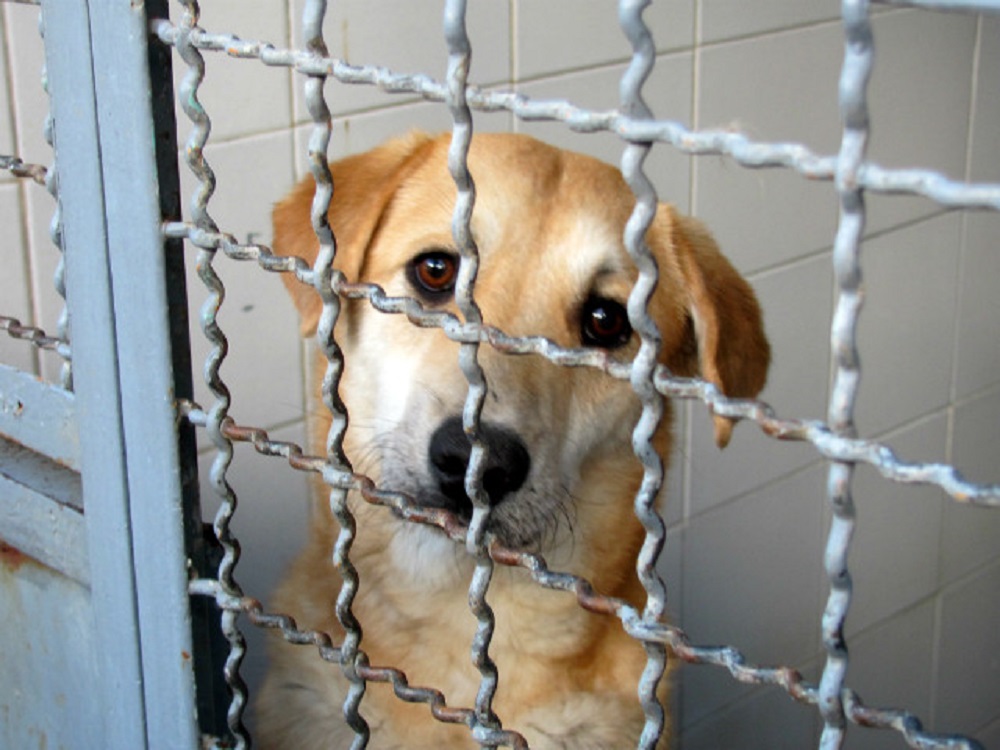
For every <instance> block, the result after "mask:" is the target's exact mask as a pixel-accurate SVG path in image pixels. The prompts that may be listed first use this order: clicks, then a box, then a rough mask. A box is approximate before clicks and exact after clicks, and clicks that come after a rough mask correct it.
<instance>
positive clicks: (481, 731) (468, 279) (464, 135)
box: [444, 0, 501, 747]
mask: <svg viewBox="0 0 1000 750" xmlns="http://www.w3.org/2000/svg"><path fill="white" fill-rule="evenodd" d="M466 6H467V3H466V0H449V1H448V2H446V3H445V9H444V36H445V41H446V43H447V47H448V71H447V80H446V84H445V85H446V89H447V103H448V109H449V110H450V112H451V117H452V137H451V143H450V145H449V148H448V169H449V171H450V173H451V176H452V179H453V180H454V182H455V187H456V189H457V195H456V199H455V210H454V214H453V216H452V236H453V237H454V239H455V244H456V245H457V247H458V252H459V256H460V258H461V263H460V266H459V275H458V281H457V285H456V292H455V300H456V303H457V305H458V308H459V311H460V312H461V314H462V317H463V318H464V322H465V325H466V326H468V327H472V328H477V329H478V328H481V327H482V322H483V320H482V314H481V312H480V310H479V306H478V305H477V304H476V301H475V299H474V298H473V292H474V286H475V280H476V276H477V275H478V272H479V252H478V249H477V248H476V243H475V240H474V239H473V236H472V227H471V222H472V211H473V207H474V206H475V202H476V186H475V182H474V181H473V179H472V175H471V174H470V173H469V167H468V154H469V147H470V145H471V142H472V130H473V123H472V113H471V111H470V109H469V106H468V104H467V102H466V84H467V81H468V77H469V69H470V66H471V62H472V45H471V42H470V41H469V36H468V33H467V30H466ZM470 338H471V337H470ZM478 339H479V337H478V336H476V337H475V340H470V341H467V342H465V343H462V344H461V345H460V349H459V365H460V366H461V369H462V373H463V375H465V378H466V380H467V382H468V384H469V390H468V394H467V396H466V400H465V408H464V409H463V413H462V426H463V428H464V430H465V434H466V436H467V437H468V439H469V442H470V444H471V453H470V456H469V465H468V467H467V469H466V474H465V491H466V494H467V495H468V496H469V499H470V500H471V501H472V518H471V520H470V521H469V529H468V533H467V536H466V545H467V548H468V551H469V554H470V555H472V556H474V557H475V560H476V567H475V570H474V572H473V575H472V581H471V582H470V585H469V607H470V609H471V611H472V613H473V615H475V617H476V620H477V623H478V625H477V627H476V634H475V636H474V638H473V642H472V661H473V664H474V665H475V667H476V668H477V669H478V670H479V674H480V683H479V691H478V692H477V694H476V707H475V726H473V736H474V737H475V738H476V740H477V741H478V742H479V743H480V744H481V745H482V746H484V747H495V746H496V744H497V742H496V741H495V740H496V739H497V736H496V734H495V733H497V732H499V730H500V728H501V727H500V720H499V719H498V717H497V716H496V714H495V713H494V712H493V699H494V697H495V695H496V690H497V684H498V681H499V673H498V671H497V668H496V664H495V663H494V662H493V659H492V658H491V657H490V653H489V648H490V642H491V641H492V639H493V633H494V627H495V624H496V620H495V617H494V614H493V609H492V608H491V607H490V605H489V603H488V602H487V600H486V596H487V592H488V590H489V586H490V581H491V580H492V577H493V561H492V559H491V558H490V556H489V553H488V551H487V548H486V541H485V537H486V527H487V523H488V521H489V514H490V504H489V500H488V499H487V497H486V493H485V492H484V491H483V487H482V478H483V472H484V471H485V466H486V446H485V445H484V444H483V443H482V441H481V439H480V435H479V432H480V426H479V424H480V423H479V420H480V416H481V414H482V410H483V404H484V402H485V400H486V392H487V384H486V377H485V375H484V373H483V369H482V366H481V365H480V364H479V361H478V356H479V342H478Z"/></svg>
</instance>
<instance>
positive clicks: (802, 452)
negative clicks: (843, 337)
mask: <svg viewBox="0 0 1000 750" xmlns="http://www.w3.org/2000/svg"><path fill="white" fill-rule="evenodd" d="M831 274H832V272H831V270H830V260H829V258H828V257H827V256H820V257H817V258H812V259H810V260H807V261H804V262H801V263H797V264H794V265H791V266H788V267H787V268H782V269H779V270H777V271H774V272H771V273H767V274H762V275H761V276H758V277H756V278H755V279H754V280H753V282H752V283H753V287H754V290H755V292H756V294H757V298H758V299H759V300H760V302H761V305H762V307H763V310H764V329H765V331H766V332H767V336H768V340H769V341H770V342H771V347H772V360H771V371H770V373H769V375H768V382H767V386H766V387H765V389H764V391H763V393H762V394H761V395H760V398H761V399H762V400H763V401H765V402H766V403H768V404H770V405H771V406H772V407H773V408H774V409H775V411H776V413H777V415H778V416H779V417H782V418H800V419H804V418H807V419H822V418H823V417H824V416H825V413H826V396H827V389H828V384H829V373H830V365H829V362H830V354H829V349H830V345H829V339H830V336H829V330H830V314H831V313H830V311H831V289H832V279H831ZM691 433H692V442H691V450H690V457H691V513H693V514H696V513H700V512H703V511H704V510H707V509H708V508H711V507H713V506H715V505H717V504H719V503H723V502H725V501H727V500H728V499H730V498H732V497H736V496H738V495H740V494H743V493H745V492H748V491H749V490H752V489H755V488H758V487H760V486H762V485H764V484H766V483H767V482H770V481H773V480H775V479H777V478H778V477H780V476H782V475H784V474H787V473H789V472H791V471H794V470H795V469H797V468H800V467H802V466H805V465H806V464H808V463H810V462H812V461H816V460H817V459H818V458H819V456H818V454H817V453H816V450H815V449H814V448H813V447H812V446H810V445H809V444H808V443H796V442H783V441H777V440H775V439H773V438H770V437H767V436H766V435H764V434H763V433H762V432H761V430H760V428H759V427H757V425H755V424H753V423H751V422H747V423H744V424H740V425H738V426H737V428H736V429H735V430H734V432H733V439H732V442H730V444H729V445H728V446H727V447H726V449H725V450H723V451H720V450H719V449H718V448H717V447H716V445H715V439H714V437H713V429H712V421H711V419H710V417H709V416H708V413H707V409H706V408H705V407H704V406H703V405H702V404H701V403H700V402H698V403H694V404H692V430H691Z"/></svg>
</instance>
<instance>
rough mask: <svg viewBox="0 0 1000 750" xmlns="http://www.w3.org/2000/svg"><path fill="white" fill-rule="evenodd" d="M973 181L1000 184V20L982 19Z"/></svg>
mask: <svg viewBox="0 0 1000 750" xmlns="http://www.w3.org/2000/svg"><path fill="white" fill-rule="evenodd" d="M980 35H981V36H980V47H979V61H978V62H979V64H978V71H977V72H978V76H979V78H978V80H977V82H976V89H975V90H976V98H975V102H974V103H973V104H974V108H973V110H972V111H973V117H974V119H973V122H972V159H971V161H970V163H969V179H970V180H975V181H979V182H1000V18H996V17H993V16H983V17H982V18H981V19H980Z"/></svg>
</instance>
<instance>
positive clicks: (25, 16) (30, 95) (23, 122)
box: [0, 3, 52, 164]
mask: <svg viewBox="0 0 1000 750" xmlns="http://www.w3.org/2000/svg"><path fill="white" fill-rule="evenodd" d="M0 10H2V12H3V17H4V26H5V29H4V31H5V33H6V39H5V40H4V43H5V48H6V49H5V51H6V54H7V59H6V61H5V62H6V64H7V65H8V66H9V68H8V71H7V74H8V79H7V80H8V85H9V86H10V90H9V92H8V94H9V96H10V101H9V104H10V105H11V108H10V109H9V110H7V111H8V112H9V113H10V114H9V115H8V116H10V117H12V118H13V127H14V139H15V141H14V149H15V153H16V154H17V155H18V156H19V157H20V158H21V159H22V160H23V161H26V162H29V163H34V164H49V163H50V162H51V161H52V149H51V148H50V147H49V145H48V144H47V143H46V142H45V138H44V136H43V128H44V125H45V118H46V116H47V115H48V112H49V99H48V96H47V95H46V93H45V90H44V89H43V88H42V72H43V70H44V68H45V48H44V47H43V46H42V39H41V37H40V36H39V32H38V19H39V9H38V7H37V6H31V5H12V4H10V3H6V4H5V5H4V7H3V8H2V9H0Z"/></svg>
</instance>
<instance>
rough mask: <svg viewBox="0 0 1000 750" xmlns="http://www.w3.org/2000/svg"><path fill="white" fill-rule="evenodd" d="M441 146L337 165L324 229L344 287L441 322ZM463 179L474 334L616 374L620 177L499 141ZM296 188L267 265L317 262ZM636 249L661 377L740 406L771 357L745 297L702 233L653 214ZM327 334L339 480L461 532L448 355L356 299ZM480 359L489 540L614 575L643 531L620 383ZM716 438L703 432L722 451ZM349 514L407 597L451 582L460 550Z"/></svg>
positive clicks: (390, 150)
mask: <svg viewBox="0 0 1000 750" xmlns="http://www.w3.org/2000/svg"><path fill="white" fill-rule="evenodd" d="M447 147H448V141H447V139H446V138H438V139H430V138H427V137H424V136H416V135H414V136H410V137H407V138H404V139H400V140H398V141H393V142H391V143H389V144H387V145H386V146H383V147H381V148H380V149H377V150H375V151H373V152H369V153H368V154H364V155H361V156H358V157H352V158H350V159H347V160H345V161H343V162H340V163H338V164H336V165H334V167H333V173H334V182H335V192H334V203H333V207H332V210H331V220H332V222H331V223H332V225H333V228H334V231H335V233H336V235H337V237H338V254H337V260H336V263H335V265H336V266H337V268H339V269H340V270H341V271H343V272H344V274H345V275H346V277H347V279H348V280H349V281H363V282H368V283H374V284H378V285H379V286H380V287H382V288H383V289H384V290H385V292H386V293H387V294H388V295H390V296H396V297H403V296H408V297H412V298H415V299H416V300H418V301H419V302H420V303H421V304H422V305H423V307H424V308H425V309H429V310H443V311H448V312H450V313H453V314H455V315H458V306H457V304H456V301H455V291H456V286H457V279H458V270H459V254H458V251H457V249H456V246H455V241H454V239H453V237H452V231H451V223H452V214H453V210H454V200H455V192H456V191H455V187H454V183H453V181H452V179H451V177H450V176H449V173H448V169H447V161H446V159H447ZM469 167H470V170H471V172H472V175H473V178H474V180H475V182H476V187H477V198H476V203H475V210H474V213H473V217H472V233H473V238H474V241H475V244H476V246H477V247H478V250H479V255H480V269H479V274H478V277H477V279H476V282H475V299H476V302H477V304H478V305H479V307H480V309H481V311H482V315H483V319H484V321H485V323H486V324H487V325H489V326H493V327H495V328H497V329H499V330H501V331H503V332H504V333H505V334H507V335H511V336H540V337H544V338H546V339H549V340H551V341H552V342H554V343H556V344H558V345H559V346H561V347H566V348H596V349H602V350H606V351H608V352H609V353H610V354H611V355H613V356H614V357H616V358H618V359H620V360H622V361H629V360H630V359H631V358H632V357H633V356H634V354H635V353H636V351H637V350H638V347H639V340H638V335H637V334H635V333H634V332H633V331H632V329H631V327H630V325H629V321H628V316H627V313H626V302H627V299H628V296H629V293H630V291H631V289H632V285H633V283H634V282H635V280H636V278H637V276H638V273H637V271H636V269H635V267H634V265H633V264H632V262H631V261H630V259H629V257H628V253H627V252H626V250H625V247H624V244H623V240H622V235H623V231H624V227H625V224H626V222H627V220H628V218H629V216H630V214H631V211H632V208H633V205H634V198H633V196H632V193H631V192H630V191H629V189H628V188H627V186H626V185H625V184H624V182H623V180H622V178H621V176H620V174H619V173H618V171H617V170H615V169H614V168H612V167H609V166H607V165H604V164H602V163H600V162H597V161H595V160H593V159H590V158H588V157H583V156H580V155H576V154H571V153H568V152H565V151H561V150H558V149H555V148H552V147H549V146H545V145H543V144H541V143H539V142H537V141H534V140H532V139H529V138H525V137H520V136H512V135H480V136H477V137H476V138H475V139H474V141H473V146H472V149H471V152H470V155H469ZM311 194H312V185H311V182H310V183H306V184H304V185H302V186H300V187H299V188H298V189H297V190H296V191H295V192H293V193H292V195H291V196H290V197H289V198H287V199H286V200H285V201H283V202H282V203H281V204H279V206H278V207H277V209H276V211H275V243H274V244H275V247H276V249H277V251H278V252H280V253H282V254H294V255H299V256H302V257H304V258H306V259H307V260H309V261H312V260H313V259H314V258H315V255H316V241H315V238H314V237H312V235H311V230H310V225H309V221H308V211H309V202H310V200H311ZM647 244H648V245H649V247H650V248H651V250H652V252H653V254H654V256H655V257H656V260H657V262H658V265H659V269H660V283H659V286H658V288H657V290H656V292H655V293H654V295H653V297H652V299H651V301H650V305H649V310H650V313H651V315H652V317H653V318H654V320H655V321H656V323H657V325H658V326H659V330H660V332H661V335H662V337H663V347H662V356H661V361H662V362H664V363H665V364H667V365H668V366H669V367H670V368H671V370H672V371H673V372H674V373H676V374H684V375H694V374H701V375H702V376H703V377H705V378H706V379H708V380H710V381H713V382H715V383H717V384H718V385H720V386H721V387H722V388H723V389H724V390H725V392H727V393H728V394H730V395H736V396H743V395H751V394H755V393H756V392H757V391H759V389H760V388H761V387H762V385H763V380H764V377H765V373H766V368H767V360H768V348H767V343H766V340H765V339H764V337H763V333H762V330H761V326H760V314H759V310H758V308H757V305H756V302H755V300H754V298H753V295H752V293H751V292H750V290H749V288H748V287H747V285H746V283H745V282H744V281H743V280H742V279H741V278H740V277H739V276H738V275H737V274H736V273H735V271H733V269H732V268H731V267H730V266H729V264H728V263H727V262H726V261H725V260H724V259H723V258H722V256H721V255H720V254H719V253H718V250H717V249H716V248H715V245H714V243H713V242H712V241H711V239H710V238H709V237H708V235H707V233H706V232H704V230H702V229H701V227H700V226H699V225H697V224H696V223H694V222H693V221H691V220H689V219H682V218H680V217H678V216H677V215H676V214H674V213H673V211H672V210H671V209H670V208H669V207H667V206H661V207H660V210H659V212H658V215H657V217H656V220H655V221H654V224H653V227H652V229H651V230H650V232H649V233H648V235H647ZM289 286H290V290H291V292H292V294H293V298H294V299H295V301H296V304H297V305H298V307H299V310H300V312H301V314H302V316H303V321H304V326H305V328H306V330H313V329H314V328H315V325H316V322H317V320H318V316H319V313H320V303H319V299H318V296H317V295H316V294H315V293H314V292H312V290H310V289H309V288H307V287H305V286H303V285H301V284H299V283H298V282H296V281H294V280H291V281H290V282H289ZM336 333H337V341H338V343H339V344H340V345H341V346H342V347H343V349H344V357H345V371H344V374H343V378H342V381H341V387H340V392H341V396H342V397H343V399H344V401H345V403H346V404H347V408H348V412H349V415H350V423H349V428H348V431H347V435H346V439H345V450H346V452H347V455H348V457H349V458H350V459H351V461H352V462H353V463H354V467H355V469H356V470H357V471H359V472H361V473H364V474H367V475H368V476H370V477H371V478H372V479H373V480H374V481H375V482H376V483H377V484H378V485H379V486H381V487H382V488H384V489H388V490H394V491H399V492H403V493H406V494H407V495H409V496H410V497H412V498H413V500H414V501H416V502H417V503H419V504H421V505H423V506H427V507H434V508H445V509H447V510H450V511H452V512H453V513H454V514H455V515H456V516H458V518H459V519H461V520H463V521H468V519H469V517H470V515H471V507H472V506H471V502H470V501H469V500H468V498H467V496H466V491H465V486H464V480H465V474H466V468H467V466H468V462H469V455H470V447H469V441H468V439H467V438H466V436H465V433H464V431H463V429H462V414H463V408H464V407H465V403H466V396H467V392H468V387H469V385H468V380H467V379H466V376H465V375H463V371H462V369H461V368H460V366H459V345H458V344H457V343H455V342H452V341H450V340H449V339H448V338H447V337H446V336H445V335H444V334H443V333H442V332H441V331H440V330H439V329H436V328H417V327H415V326H414V325H413V324H412V323H410V322H409V321H408V320H407V319H406V318H405V316H402V315H391V314H385V313H382V312H378V311H376V310H374V309H373V308H372V307H371V305H370V304H369V303H368V302H367V301H363V300H362V301H353V302H351V303H349V304H348V305H346V306H345V308H344V311H343V313H342V317H341V319H340V322H339V324H338V327H337V332H336ZM478 361H479V364H480V365H481V367H482V370H483V373H484V375H485V380H486V383H487V387H488V395H487V397H486V400H485V403H484V405H483V410H482V414H481V421H480V431H479V438H480V440H481V442H482V444H483V445H484V446H485V447H486V460H485V465H484V473H483V492H484V495H485V497H486V498H487V499H488V501H489V503H490V505H491V507H492V513H491V518H490V525H489V527H488V528H489V530H490V531H491V532H492V533H493V534H494V535H495V536H496V537H497V538H498V540H499V541H500V542H501V543H502V544H504V545H506V546H509V547H513V548H518V549H528V550H532V551H540V552H543V553H544V554H545V555H546V557H547V558H548V559H549V561H550V563H552V564H554V565H558V566H563V565H566V566H572V567H573V568H574V569H575V570H576V571H577V572H582V573H584V574H590V575H592V576H594V577H595V578H599V577H600V576H605V577H606V576H608V575H611V576H621V575H623V574H622V571H626V570H628V569H629V566H630V564H631V563H630V562H628V560H630V559H632V558H633V557H634V554H635V549H636V547H637V545H638V544H639V540H640V539H641V534H642V531H641V527H640V526H639V524H638V522H637V521H636V520H635V517H634V512H633V509H632V501H633V498H634V495H635V492H636V490H637V489H638V487H639V484H640V481H641V477H642V469H641V466H640V465H639V463H638V461H637V459H636V458H635V456H634V454H633V452H632V447H631V433H632V430H633V428H634V425H635V422H636V420H637V418H638V416H639V413H640V406H639V402H638V399H637V397H636V396H635V394H634V393H633V391H632V388H631V386H630V385H629V383H628V382H627V381H621V380H616V379H614V378H612V377H610V376H608V375H606V374H605V373H603V372H600V371H598V370H596V369H594V368H591V367H563V366H558V365H555V364H552V363H550V362H548V361H546V360H545V359H543V358H542V357H540V356H537V355H518V356H513V355H510V354H504V353H501V352H498V351H496V350H494V349H493V348H492V347H491V346H489V345H487V344H484V345H482V346H481V347H480V349H479V355H478ZM318 364H319V366H322V365H323V362H319V363H318ZM669 421H670V420H669V409H668V414H667V418H666V419H664V421H663V423H662V425H661V427H660V429H659V430H658V432H657V434H656V438H655V442H656V443H657V447H658V449H659V450H660V453H661V455H663V456H666V455H667V454H668V453H669V447H670V426H669ZM328 426H329V419H328V418H327V419H325V420H321V421H320V422H319V424H318V425H317V428H318V431H319V433H320V434H321V435H322V434H325V431H326V429H327V428H328ZM729 429H730V425H729V423H727V422H725V421H724V420H718V421H717V437H718V439H719V441H720V443H724V442H725V441H726V440H727V439H728V434H729ZM319 444H322V443H321V442H320V443H319ZM357 510H358V512H359V513H362V514H364V517H365V518H364V524H365V525H366V527H367V528H368V529H370V531H367V532H365V535H362V536H359V540H358V543H357V554H358V555H361V556H364V555H365V554H369V553H370V554H381V553H383V552H384V551H386V550H387V551H388V552H389V555H388V558H389V560H390V561H391V564H392V566H393V568H395V569H396V571H397V574H398V575H400V576H402V577H403V578H405V579H406V580H407V581H408V585H409V584H412V583H413V582H414V581H415V580H420V581H423V582H424V583H425V584H426V583H428V582H429V581H430V582H433V581H439V582H450V580H449V579H450V577H451V576H452V573H453V572H454V574H455V575H457V574H458V572H459V571H458V569H457V567H456V566H455V565H453V564H452V562H451V561H453V560H458V559H461V558H462V553H461V551H460V550H459V549H458V548H457V547H456V545H455V544H454V543H453V542H452V541H451V540H448V539H446V538H445V537H444V535H443V534H442V533H441V532H439V531H438V530H436V529H433V528H430V527H423V526H419V525H414V524H408V523H406V522H404V521H402V520H401V519H398V518H395V517H393V516H392V515H391V514H390V513H388V512H387V511H385V510H384V509H379V508H374V509H369V508H363V507H359V508H358V509H357ZM364 539H367V541H364ZM619 558H621V560H619ZM601 571H611V573H607V572H603V573H602V572H601ZM458 580H462V579H458ZM595 582H597V581H596V580H595ZM605 585H606V588H609V589H610V590H613V589H614V588H615V587H616V586H617V585H618V584H617V583H616V582H615V581H613V580H607V581H605Z"/></svg>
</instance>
